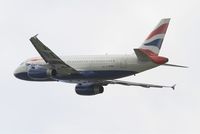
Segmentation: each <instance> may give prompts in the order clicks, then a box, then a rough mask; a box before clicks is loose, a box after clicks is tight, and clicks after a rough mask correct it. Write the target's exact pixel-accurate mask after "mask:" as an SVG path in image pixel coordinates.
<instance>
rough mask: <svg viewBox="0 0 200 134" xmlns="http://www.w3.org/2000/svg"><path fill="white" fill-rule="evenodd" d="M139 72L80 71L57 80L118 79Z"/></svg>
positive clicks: (18, 75) (22, 76) (25, 75)
mask: <svg viewBox="0 0 200 134" xmlns="http://www.w3.org/2000/svg"><path fill="white" fill-rule="evenodd" d="M136 73H137V72H134V71H122V70H112V71H111V70H107V71H105V70H103V71H80V72H79V73H78V74H71V75H67V76H62V77H61V76H60V77H59V76H58V77H57V76H56V77H55V79H57V80H91V79H92V80H99V79H102V80H106V79H117V78H122V77H126V76H130V75H133V74H136ZM15 76H16V77H17V78H19V79H23V80H29V81H52V80H53V79H51V78H47V79H45V80H41V79H38V80H37V79H34V80H33V79H31V78H30V77H29V76H28V75H27V72H23V73H18V74H15Z"/></svg>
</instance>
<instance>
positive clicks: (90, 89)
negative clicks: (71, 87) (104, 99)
mask: <svg viewBox="0 0 200 134" xmlns="http://www.w3.org/2000/svg"><path fill="white" fill-rule="evenodd" d="M75 90H76V93H77V94H79V95H96V94H100V93H103V91H104V88H103V86H101V85H89V84H78V85H76V87H75Z"/></svg>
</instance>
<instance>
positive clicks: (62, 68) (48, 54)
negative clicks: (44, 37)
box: [30, 35, 78, 75]
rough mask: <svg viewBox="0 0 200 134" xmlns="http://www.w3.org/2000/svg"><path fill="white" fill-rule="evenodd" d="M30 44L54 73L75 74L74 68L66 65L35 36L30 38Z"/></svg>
mask: <svg viewBox="0 0 200 134" xmlns="http://www.w3.org/2000/svg"><path fill="white" fill-rule="evenodd" d="M30 41H31V43H32V44H33V46H34V47H35V49H36V50H37V51H38V53H39V54H40V55H41V56H42V58H43V59H44V60H45V62H46V63H48V64H49V65H51V66H52V67H53V68H54V69H56V71H58V72H59V73H62V74H66V75H68V74H71V73H77V72H78V71H76V70H75V69H74V68H72V67H70V66H69V65H67V64H66V63H65V62H64V61H62V60H61V59H60V58H59V57H58V56H57V55H56V54H54V53H53V52H52V51H51V50H50V49H49V48H48V47H47V46H45V45H44V44H43V43H42V42H41V41H40V40H39V39H38V38H37V35H35V36H33V37H31V38H30Z"/></svg>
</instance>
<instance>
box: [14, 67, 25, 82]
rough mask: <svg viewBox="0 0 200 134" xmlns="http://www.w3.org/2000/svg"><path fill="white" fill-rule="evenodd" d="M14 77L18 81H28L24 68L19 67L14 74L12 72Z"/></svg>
mask: <svg viewBox="0 0 200 134" xmlns="http://www.w3.org/2000/svg"><path fill="white" fill-rule="evenodd" d="M14 76H15V77H16V78H18V79H22V80H28V79H29V78H28V76H27V71H26V66H19V67H18V68H17V69H16V70H15V72H14Z"/></svg>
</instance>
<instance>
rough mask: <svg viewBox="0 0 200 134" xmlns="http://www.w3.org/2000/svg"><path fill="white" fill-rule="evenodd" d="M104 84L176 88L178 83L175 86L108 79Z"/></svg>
mask: <svg viewBox="0 0 200 134" xmlns="http://www.w3.org/2000/svg"><path fill="white" fill-rule="evenodd" d="M103 84H105V85H108V84H120V85H125V86H140V87H145V88H150V87H155V88H172V89H173V90H174V89H175V86H176V85H173V86H163V85H155V84H147V83H137V82H128V81H121V80H107V81H104V82H103Z"/></svg>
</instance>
